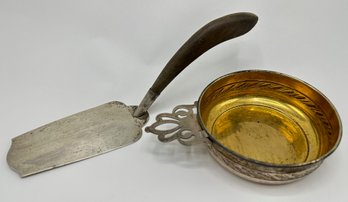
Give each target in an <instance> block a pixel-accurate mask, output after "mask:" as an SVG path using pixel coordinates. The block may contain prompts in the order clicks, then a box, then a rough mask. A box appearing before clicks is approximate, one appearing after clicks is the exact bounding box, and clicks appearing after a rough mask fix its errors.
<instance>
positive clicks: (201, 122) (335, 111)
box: [197, 69, 343, 168]
mask: <svg viewBox="0 0 348 202" xmlns="http://www.w3.org/2000/svg"><path fill="white" fill-rule="evenodd" d="M255 72H256V73H257V72H260V73H267V74H273V75H274V74H277V75H280V76H283V77H288V78H290V79H293V80H295V81H298V82H301V83H303V84H304V85H306V86H307V87H309V88H311V89H312V90H314V91H316V92H317V93H318V94H319V95H320V96H322V97H323V98H324V99H325V100H326V101H327V102H328V104H329V105H330V107H331V108H332V110H333V111H334V113H335V116H336V117H337V120H338V127H339V129H338V137H337V140H336V143H335V145H334V146H333V147H332V148H331V149H330V150H329V151H328V152H326V153H325V154H324V155H321V156H320V157H318V158H316V159H314V160H311V161H308V162H302V163H292V164H277V163H269V162H265V161H260V160H256V159H253V158H249V157H247V156H244V155H241V154H239V153H237V152H235V151H233V150H231V149H229V148H227V147H225V146H224V145H223V144H221V143H220V142H219V141H218V140H217V139H215V138H214V136H213V135H211V134H210V133H209V132H208V130H207V128H206V127H205V125H204V123H203V120H202V117H201V110H200V106H201V101H202V97H203V95H204V94H205V93H206V92H207V90H208V89H209V88H210V87H211V86H212V85H213V84H215V83H216V82H218V81H220V80H222V79H224V78H226V77H230V76H233V75H237V74H245V73H255ZM197 120H198V123H199V125H200V126H201V128H202V129H203V130H204V132H205V133H206V134H207V135H208V139H209V140H210V141H212V142H213V143H216V144H217V145H218V146H220V147H222V148H223V150H224V151H226V152H228V153H230V154H232V155H234V156H237V157H238V158H241V159H244V160H245V161H248V162H252V163H255V164H258V165H262V166H266V167H276V168H288V167H291V168H294V167H303V166H309V165H312V164H315V163H318V162H322V161H323V160H324V159H325V158H327V157H328V156H330V155H331V154H332V153H333V152H334V151H335V150H336V149H337V147H338V145H339V144H340V142H341V139H342V131H343V129H342V122H341V118H340V116H339V114H338V112H337V110H336V108H335V106H334V105H333V104H332V102H331V101H330V100H329V99H328V98H327V97H326V96H325V95H324V94H323V93H322V92H320V91H319V90H318V89H317V88H315V87H313V86H312V85H310V84H308V83H307V82H305V81H303V80H301V79H298V78H296V77H293V76H290V75H287V74H284V73H280V72H276V71H270V70H260V69H254V70H253V69H252V70H242V71H237V72H232V73H229V74H225V75H223V76H221V77H218V78H217V79H215V80H214V81H212V82H211V83H210V84H209V85H207V86H206V87H205V88H204V90H203V91H202V93H201V94H200V96H199V99H198V104H197Z"/></svg>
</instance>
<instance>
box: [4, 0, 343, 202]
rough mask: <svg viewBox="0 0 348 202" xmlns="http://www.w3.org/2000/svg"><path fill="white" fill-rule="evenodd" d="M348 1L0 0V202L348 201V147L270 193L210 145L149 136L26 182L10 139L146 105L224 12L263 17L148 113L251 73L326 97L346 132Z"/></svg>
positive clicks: (182, 78) (191, 70)
mask: <svg viewBox="0 0 348 202" xmlns="http://www.w3.org/2000/svg"><path fill="white" fill-rule="evenodd" d="M347 9H348V1H344V0H341V1H339V0H332V1H324V0H311V1H309V0H307V1H299V0H298V1H297V0H293V1H277V0H274V1H259V0H255V1H245V0H240V1H232V0H219V1H216V0H195V1H194V0H191V1H189V0H175V1H164V0H162V1H161V0H146V1H141V0H138V1H135V0H133V1H121V0H114V1H106V0H104V1H82V0H81V1H71V0H67V1H65V0H64V1H63V0H59V1H35V0H33V1H24V0H23V1H10V0H9V1H6V0H0V201H1V202H11V201H16V202H19V201H35V202H40V201H50V202H53V201H60V202H61V201H65V202H66V201H73V202H76V201H84V202H89V201H95V202H109V201H110V202H111V201H153V202H155V201H166V202H170V201H201V202H203V201H218V202H220V201H347V199H348V191H347V183H348V175H347V171H348V161H347V153H348V146H347V143H348V139H347V138H346V136H345V134H343V139H342V142H341V145H340V146H339V148H338V149H337V150H336V152H335V153H334V154H333V155H332V156H330V157H329V158H328V159H327V160H326V161H325V162H324V164H323V165H322V166H321V167H320V168H319V169H318V170H317V171H316V172H314V173H313V174H311V175H309V176H308V177H306V178H305V179H303V180H301V181H298V182H296V183H292V184H289V185H282V186H266V185H259V184H255V183H251V182H248V181H245V180H243V179H240V178H238V177H236V176H234V175H232V174H230V173H228V172H227V171H226V170H224V169H223V168H222V167H220V166H219V165H218V164H217V163H216V162H215V161H214V160H213V159H212V158H211V157H210V156H209V154H208V153H207V150H206V148H205V147H204V146H195V147H193V148H188V147H184V146H181V145H180V144H179V143H177V142H173V143H170V144H162V143H160V142H158V141H157V139H156V137H155V136H153V135H151V134H146V133H145V134H144V135H143V137H142V139H141V140H140V141H139V142H137V143H135V144H133V145H131V146H128V147H126V148H123V149H120V150H116V151H113V152H110V153H107V154H105V155H101V156H98V157H96V158H92V159H89V160H86V161H82V162H79V163H75V164H72V165H69V166H65V167H62V168H59V169H55V170H52V171H49V172H45V173H41V174H39V175H35V176H32V177H28V178H24V179H21V178H19V176H18V175H17V174H16V173H14V172H13V171H12V170H11V169H10V168H9V167H8V165H7V163H6V153H7V151H8V149H9V147H10V142H11V139H12V138H14V137H15V136H17V135H20V134H22V133H24V132H26V131H29V130H31V129H34V128H36V127H38V126H41V125H43V124H46V123H49V122H51V121H53V120H56V119H59V118H62V117H65V116H67V115H70V114H73V113H76V112H79V111H82V110H85V109H88V108H91V107H94V106H98V105H100V104H103V103H106V102H109V101H112V100H119V101H122V102H124V103H127V104H129V105H131V104H138V102H140V100H141V98H142V97H143V95H144V94H145V92H146V91H147V89H148V88H149V87H150V86H151V84H152V82H153V81H154V80H155V78H156V77H157V75H158V74H159V72H160V71H161V69H162V68H163V66H164V65H165V64H166V62H167V61H168V60H169V59H170V57H171V56H172V55H173V54H174V53H175V51H176V50H177V49H178V48H179V47H180V46H181V45H182V44H183V43H184V42H185V41H186V40H187V39H188V38H189V37H190V36H191V34H193V33H194V32H195V31H196V30H197V29H198V28H200V27H201V26H203V25H204V24H206V23H207V22H209V21H211V20H213V19H215V18H218V17H221V16H223V15H226V14H230V13H234V12H240V11H249V12H254V13H255V14H257V15H258V16H259V22H258V24H257V25H256V27H255V28H254V29H253V30H252V31H251V32H250V33H248V34H246V35H245V36H243V37H241V38H238V39H234V40H232V41H229V42H226V43H224V44H221V45H219V46H218V47H216V48H214V49H212V50H210V51H209V52H207V53H206V54H204V55H203V56H202V57H200V58H199V59H198V60H197V61H195V62H194V63H193V64H192V65H191V66H189V67H188V68H187V69H186V70H185V71H184V72H183V73H182V74H180V75H179V76H178V78H177V79H176V80H174V81H173V82H172V83H171V84H170V85H169V86H168V88H167V89H166V90H165V91H164V92H163V93H162V95H161V96H160V97H159V99H158V100H157V101H156V103H155V104H154V105H153V107H152V108H151V109H150V111H149V112H150V114H151V119H150V122H149V123H152V122H153V120H154V117H155V115H156V114H158V113H161V112H169V111H171V109H172V108H173V107H174V106H176V105H179V104H189V103H193V101H195V100H197V98H198V96H199V94H200V92H201V91H202V90H203V88H204V87H205V86H206V85H208V84H209V83H210V82H211V81H213V80H214V79H215V78H217V77H219V76H222V75H224V74H227V73H230V72H234V71H238V70H246V69H267V70H274V71H279V72H283V73H286V74H290V75H292V76H295V77H298V78H300V79H302V80H305V81H307V82H308V83H310V84H312V85H314V86H315V87H317V88H318V89H320V90H321V91H322V92H323V93H324V94H325V95H326V96H327V97H329V98H330V100H331V101H332V102H333V103H334V105H335V106H336V108H337V110H338V112H339V113H340V115H341V118H342V122H343V126H344V127H345V126H347V122H346V120H347V114H348V96H347V93H348V91H347V87H348V81H347V76H348V75H347V73H348V70H347V68H348V67H347V64H348V62H347V60H348V51H347V50H348V40H347V37H348V22H347V21H348V12H347Z"/></svg>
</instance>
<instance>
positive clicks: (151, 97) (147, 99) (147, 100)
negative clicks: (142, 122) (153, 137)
mask: <svg viewBox="0 0 348 202" xmlns="http://www.w3.org/2000/svg"><path fill="white" fill-rule="evenodd" d="M157 97H158V94H157V93H155V92H153V91H152V90H151V88H150V89H149V90H148V91H147V93H146V95H145V96H144V98H143V100H142V101H141V102H140V104H139V106H138V107H137V109H136V110H135V111H134V113H133V116H134V117H140V116H142V115H143V114H144V113H145V112H147V110H148V109H149V107H150V106H151V105H152V103H153V102H154V101H155V100H156V98H157Z"/></svg>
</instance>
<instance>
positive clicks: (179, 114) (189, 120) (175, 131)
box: [145, 103, 206, 146]
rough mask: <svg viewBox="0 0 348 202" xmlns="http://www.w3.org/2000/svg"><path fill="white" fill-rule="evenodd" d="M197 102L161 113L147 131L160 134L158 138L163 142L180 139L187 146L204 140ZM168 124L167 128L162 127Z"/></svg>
mask: <svg viewBox="0 0 348 202" xmlns="http://www.w3.org/2000/svg"><path fill="white" fill-rule="evenodd" d="M196 104H197V103H195V104H193V105H179V106H177V107H175V108H174V109H173V112H172V113H162V114H159V115H158V116H157V117H156V122H155V123H153V124H152V125H151V126H148V127H146V128H145V131H146V132H148V133H153V134H155V135H158V140H159V141H161V142H171V141H173V140H178V142H180V143H181V144H183V145H186V146H190V145H193V144H197V143H202V142H204V141H205V140H206V138H205V137H204V133H203V130H202V129H201V127H200V126H199V124H198V122H197V115H196V114H195V113H194V109H195V108H196ZM166 126H167V128H166V129H161V128H163V127H166ZM169 127H170V128H169Z"/></svg>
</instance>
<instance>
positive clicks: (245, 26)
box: [133, 13, 258, 117]
mask: <svg viewBox="0 0 348 202" xmlns="http://www.w3.org/2000/svg"><path fill="white" fill-rule="evenodd" d="M257 20H258V18H257V16H256V15H254V14H252V13H235V14H230V15H226V16H224V17H221V18H218V19H216V20H214V21H211V22H210V23H208V24H207V25H205V26H204V27H202V28H201V29H200V30H198V31H197V32H196V33H195V34H194V35H193V36H191V38H189V40H187V41H186V43H184V45H182V46H181V48H180V49H179V50H178V51H177V52H176V53H175V55H174V56H173V57H172V58H171V59H170V60H169V62H168V63H167V65H166V66H165V67H164V69H163V70H162V72H161V73H160V75H159V76H158V77H157V79H156V81H155V82H154V84H153V85H152V87H151V88H150V89H149V91H148V92H147V93H146V95H145V97H144V98H143V100H142V101H141V103H140V104H139V106H138V107H137V109H136V110H135V112H134V113H133V116H135V117H141V116H142V115H143V114H144V113H145V112H146V111H147V110H148V108H149V107H150V106H151V105H152V103H153V102H154V101H155V100H156V98H157V96H158V95H159V94H160V93H161V92H162V91H163V89H164V88H165V87H167V85H168V84H169V83H170V82H171V81H172V80H173V79H174V78H175V77H176V76H177V75H178V74H179V73H180V72H181V71H182V70H184V69H185V68H186V67H187V66H188V65H189V64H191V62H193V61H194V60H195V59H196V58H198V57H199V56H201V55H202V54H203V53H205V52H206V51H207V50H209V49H211V48H212V47H214V46H216V45H218V44H219V43H222V42H224V41H227V40H229V39H233V38H235V37H238V36H241V35H243V34H245V33H247V32H249V31H250V30H251V29H252V28H253V27H254V26H255V24H256V23H257Z"/></svg>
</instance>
